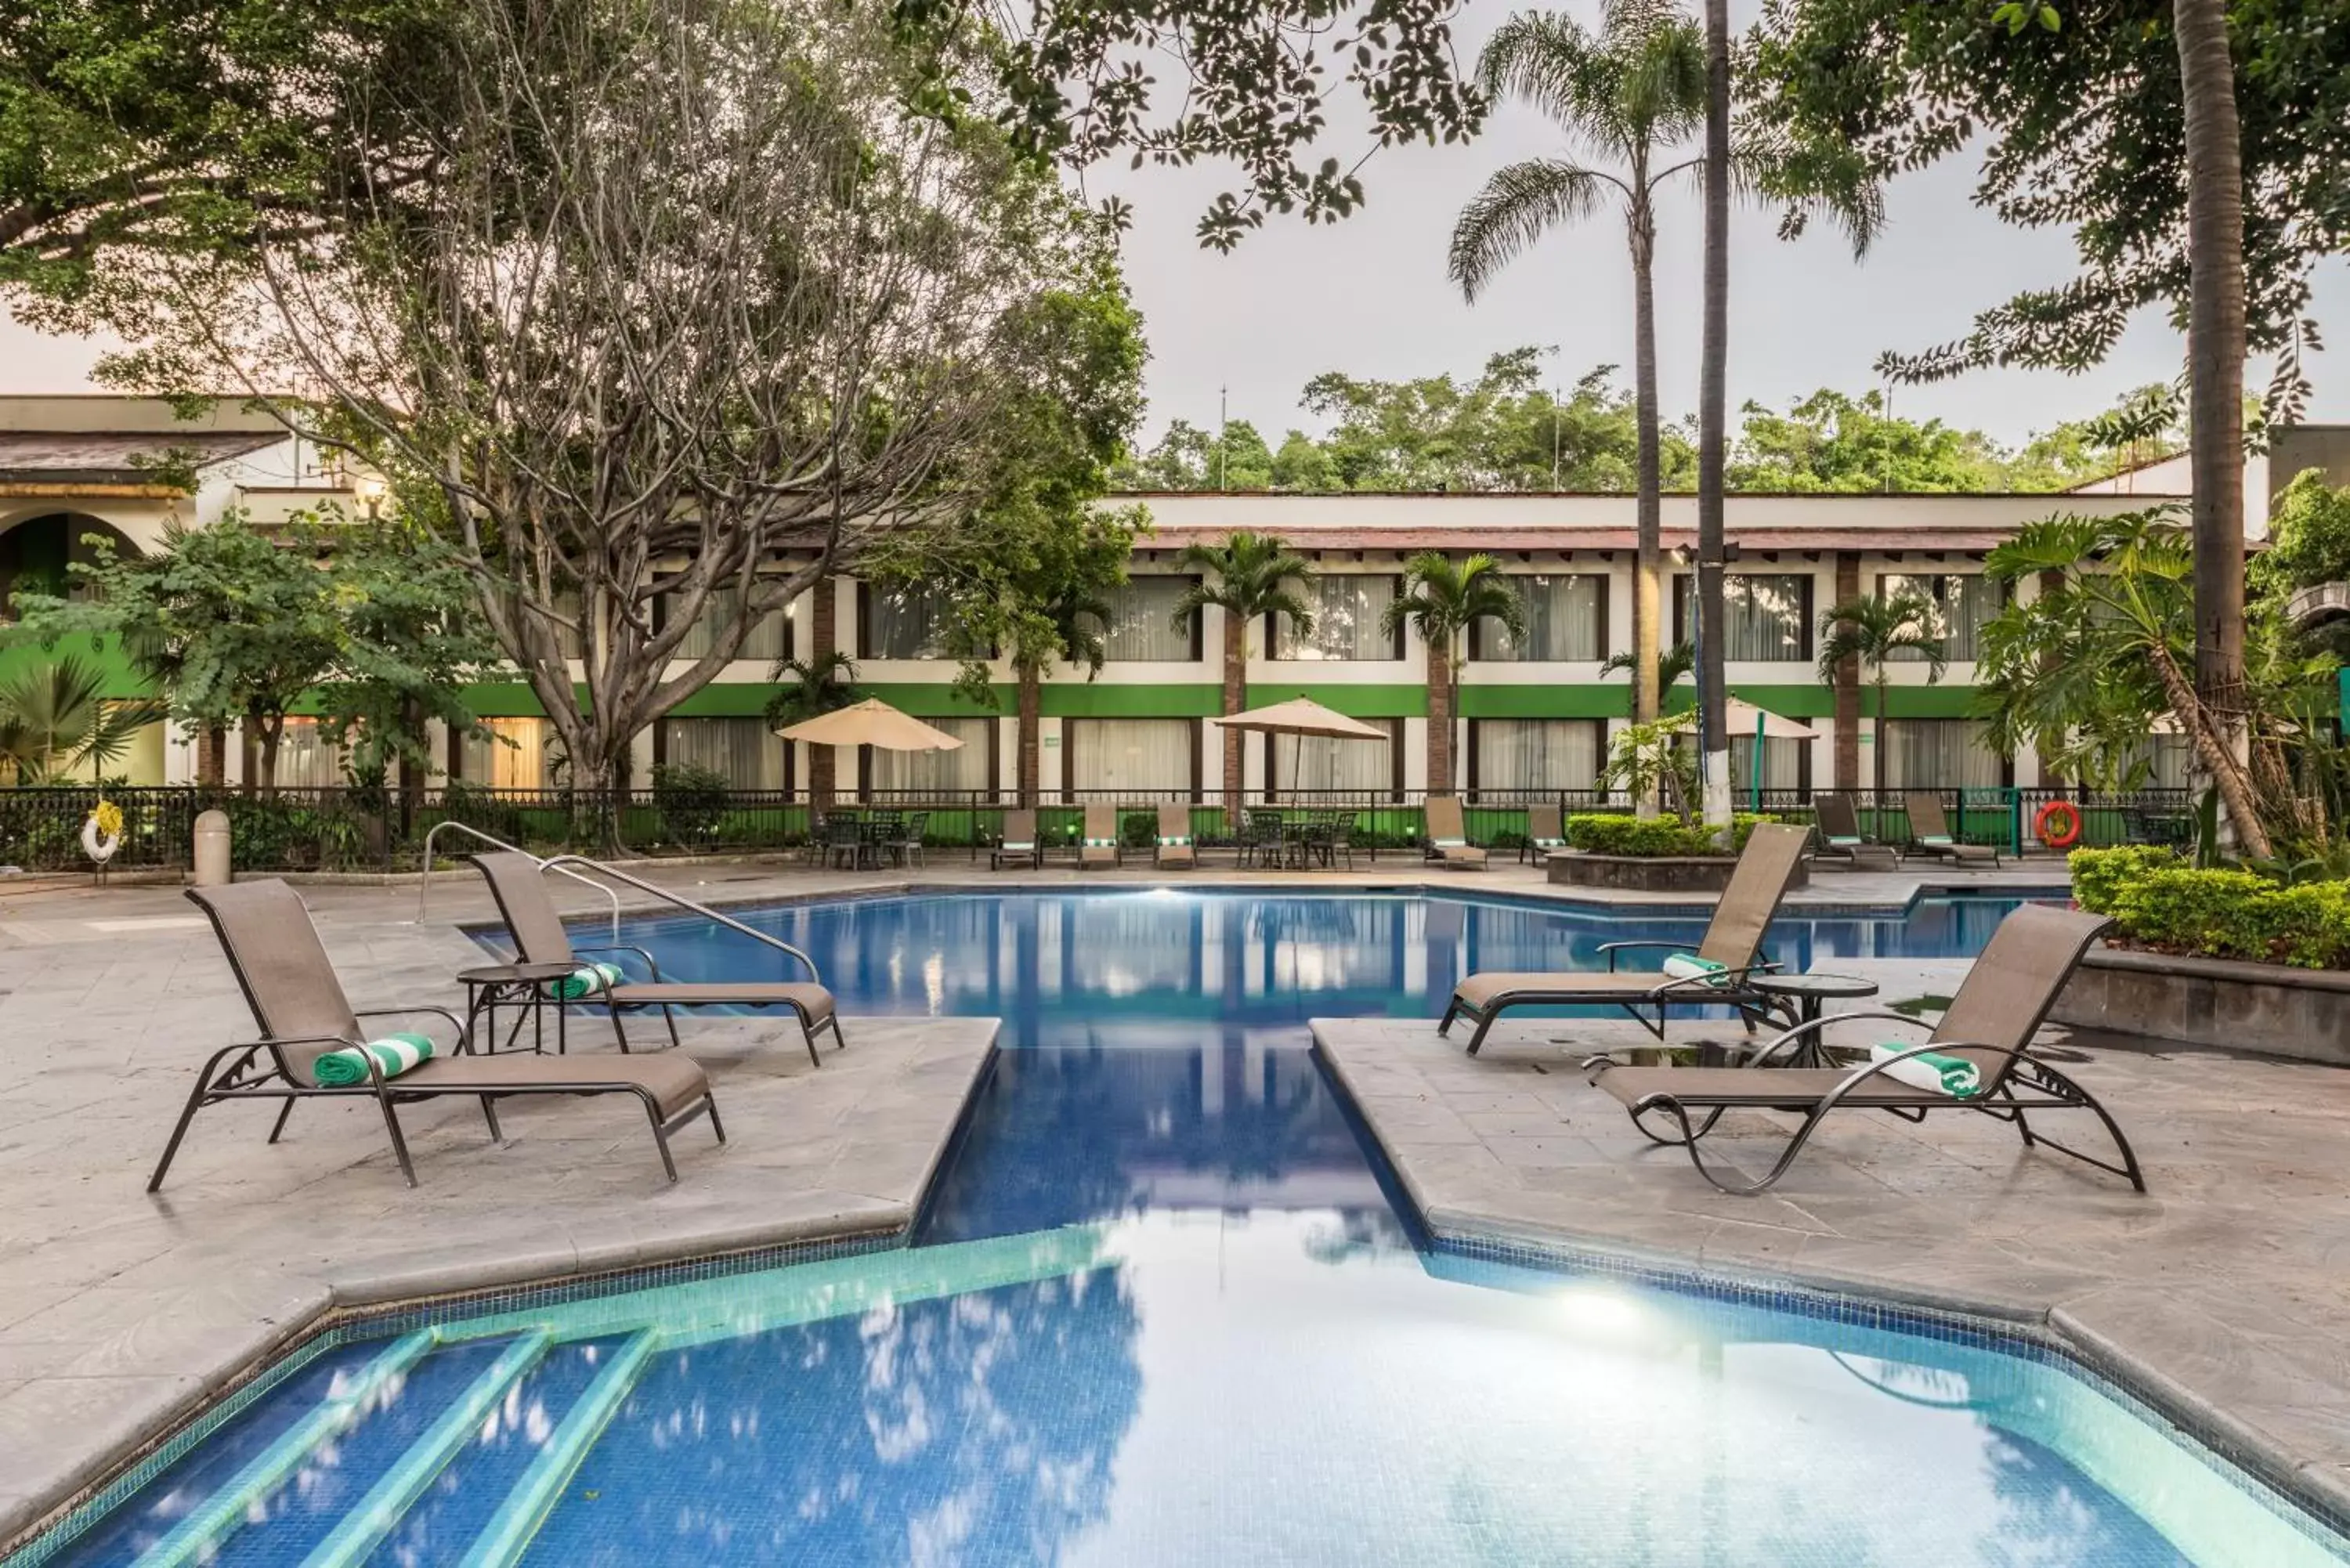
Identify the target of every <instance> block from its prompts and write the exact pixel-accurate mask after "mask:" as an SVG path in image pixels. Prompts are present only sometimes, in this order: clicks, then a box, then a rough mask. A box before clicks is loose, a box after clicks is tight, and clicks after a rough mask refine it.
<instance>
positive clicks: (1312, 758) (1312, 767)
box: [1264, 719, 1403, 794]
mask: <svg viewBox="0 0 2350 1568" xmlns="http://www.w3.org/2000/svg"><path fill="white" fill-rule="evenodd" d="M1363 722H1365V723H1367V724H1368V725H1370V726H1371V727H1372V728H1374V729H1378V730H1385V731H1386V732H1387V734H1386V735H1385V736H1384V737H1382V738H1381V739H1379V740H1376V741H1372V740H1352V741H1341V740H1337V739H1335V738H1333V737H1331V736H1328V735H1267V736H1266V737H1265V738H1264V745H1265V773H1266V776H1267V777H1268V778H1269V779H1270V780H1271V781H1272V784H1273V788H1274V791H1275V792H1276V793H1279V792H1282V791H1286V790H1307V791H1312V790H1343V791H1345V792H1346V793H1347V794H1393V793H1394V792H1395V791H1397V790H1399V789H1401V788H1402V787H1403V769H1402V767H1401V765H1400V764H1401V763H1402V761H1403V747H1402V745H1401V744H1400V742H1401V740H1402V731H1403V721H1402V720H1400V719H1366V720H1364V721H1363Z"/></svg>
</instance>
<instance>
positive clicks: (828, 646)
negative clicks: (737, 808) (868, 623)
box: [807, 577, 839, 811]
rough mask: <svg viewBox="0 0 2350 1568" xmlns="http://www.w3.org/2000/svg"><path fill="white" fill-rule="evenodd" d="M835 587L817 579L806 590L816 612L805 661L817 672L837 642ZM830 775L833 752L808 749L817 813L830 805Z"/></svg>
mask: <svg viewBox="0 0 2350 1568" xmlns="http://www.w3.org/2000/svg"><path fill="white" fill-rule="evenodd" d="M837 587H838V585H837V584H836V583H835V582H834V581H833V579H832V578H830V577H819V578H817V579H816V587H814V588H813V589H811V590H810V596H811V597H813V598H814V599H815V600H816V608H815V611H814V613H813V614H811V615H810V616H809V617H808V623H809V624H808V651H807V658H808V662H809V663H810V664H812V665H814V666H815V667H816V669H818V670H821V669H823V668H824V666H825V657H826V655H827V654H829V653H831V652H832V650H833V649H834V647H835V645H836V644H837V640H838V638H839V632H838V629H837V628H836V627H835V625H834V624H833V622H834V617H835V615H836V614H837V604H836V602H835V593H836V590H837ZM832 774H833V748H832V747H830V746H810V747H809V748H808V801H809V804H810V805H812V806H814V808H815V809H816V810H817V811H826V810H828V809H830V807H831V805H832V791H833V776H832Z"/></svg>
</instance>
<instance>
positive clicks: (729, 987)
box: [471, 849, 848, 1066]
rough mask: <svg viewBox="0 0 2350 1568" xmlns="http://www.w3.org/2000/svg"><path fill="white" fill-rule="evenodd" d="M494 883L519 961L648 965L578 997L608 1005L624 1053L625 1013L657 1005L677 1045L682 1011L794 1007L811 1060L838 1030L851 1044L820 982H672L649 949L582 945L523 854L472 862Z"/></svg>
mask: <svg viewBox="0 0 2350 1568" xmlns="http://www.w3.org/2000/svg"><path fill="white" fill-rule="evenodd" d="M471 858H472V860H473V864H474V865H475V866H476V867H480V868H481V873H482V876H483V877H484V878H485V879H486V880H487V881H488V882H489V884H490V897H491V898H494V899H496V900H497V904H498V914H499V915H500V916H501V917H502V918H503V919H504V920H505V923H506V933H507V934H508V935H509V936H511V937H513V938H514V944H515V961H516V962H517V963H531V964H538V963H544V964H558V963H560V964H577V962H578V961H579V955H580V954H581V953H607V952H608V953H630V954H633V955H634V956H636V957H637V958H639V959H641V960H643V961H644V965H645V970H646V972H647V973H648V974H650V976H651V979H650V981H633V980H624V981H620V982H619V983H618V984H616V985H608V986H606V987H605V988H604V989H603V990H601V991H599V992H596V993H595V994H593V995H591V996H584V997H581V998H580V999H579V1001H580V1003H581V1005H583V1006H593V1005H594V1004H595V1003H597V1002H602V1003H603V1004H604V1010H605V1012H608V1013H609V1014H610V1015H611V1019H612V1033H613V1035H614V1037H615V1038H617V1039H618V1040H619V1044H620V1049H621V1050H623V1051H626V1050H627V1049H628V1048H629V1035H628V1031H627V1030H626V1029H625V1028H623V1027H622V1026H621V1023H620V1009H622V1008H624V1007H658V1008H660V1010H661V1020H662V1022H663V1023H667V1024H668V1025H669V1043H670V1044H671V1045H672V1046H674V1045H675V1044H677V1014H676V1013H675V1012H673V1011H671V1010H672V1009H674V1008H679V1007H730V1006H731V1007H788V1008H790V1009H791V1010H792V1012H794V1013H795V1014H796V1015H797V1016H798V1018H799V1021H800V1035H801V1037H802V1038H803V1039H805V1040H806V1042H807V1054H808V1060H809V1061H811V1062H814V1063H816V1064H817V1065H818V1066H822V1065H823V1062H822V1060H821V1059H820V1058H819V1057H818V1056H817V1055H816V1036H817V1035H818V1034H820V1033H823V1032H824V1031H825V1030H827V1029H829V1030H831V1031H832V1042H833V1044H836V1045H846V1044H848V1041H847V1037H846V1036H844V1035H843V1034H842V1033H840V1015H839V1013H838V1012H837V1010H836V1009H835V1007H834V1005H833V1000H832V992H829V991H827V990H826V989H825V988H824V987H823V986H821V985H818V984H816V982H815V981H783V980H770V981H665V980H663V979H661V977H660V964H658V963H656V962H654V961H653V955H652V954H650V953H649V952H647V951H645V950H644V949H642V948H636V947H626V946H575V945H573V943H572V940H571V933H570V932H569V931H568V930H566V929H564V925H563V917H562V916H561V915H559V914H557V913H556V909H555V900H554V899H553V898H548V897H547V894H546V873H544V872H542V871H541V870H540V869H539V868H538V862H537V861H536V860H535V859H533V858H531V857H529V856H527V855H525V854H522V853H521V852H520V851H518V850H512V849H500V850H496V851H494V852H493V853H490V854H487V855H475V856H473V857H471Z"/></svg>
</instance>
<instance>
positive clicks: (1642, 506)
mask: <svg viewBox="0 0 2350 1568" xmlns="http://www.w3.org/2000/svg"><path fill="white" fill-rule="evenodd" d="M1645 162H1646V161H1645V160H1642V161H1639V162H1638V163H1637V164H1636V165H1635V167H1634V170H1633V177H1634V181H1635V187H1634V188H1635V191H1636V192H1637V193H1636V194H1635V196H1634V198H1633V204H1632V324H1633V325H1632V337H1633V344H1632V363H1633V384H1634V392H1633V398H1634V404H1635V409H1636V418H1637V421H1638V428H1639V499H1638V545H1639V547H1638V554H1637V558H1636V561H1635V564H1634V568H1633V573H1632V720H1633V722H1635V723H1639V724H1648V723H1653V722H1656V718H1657V713H1658V711H1659V707H1660V706H1661V704H1662V702H1663V701H1664V693H1663V692H1662V691H1660V690H1659V686H1658V682H1657V650H1658V646H1659V643H1660V642H1662V640H1663V639H1662V636H1661V629H1662V628H1660V627H1659V624H1658V623H1659V618H1660V617H1661V615H1662V613H1663V607H1662V601H1663V595H1662V594H1661V593H1660V592H1659V586H1658V585H1659V580H1660V578H1661V576H1662V575H1663V571H1664V499H1663V495H1662V491H1663V489H1664V475H1663V459H1662V456H1661V454H1660V447H1661V444H1662V437H1661V435H1660V434H1659V430H1658V423H1659V414H1658V410H1657V291H1656V278H1655V262H1656V248H1657V227H1656V214H1655V212H1654V210H1653V209H1652V208H1650V207H1649V205H1648V181H1647V170H1646V167H1645ZM1632 804H1633V806H1634V809H1635V810H1637V811H1638V814H1639V815H1642V816H1654V815H1656V813H1657V800H1656V796H1655V794H1652V793H1648V792H1643V793H1642V794H1641V795H1640V797H1639V798H1638V799H1637V800H1635V801H1634V802H1633V803H1632Z"/></svg>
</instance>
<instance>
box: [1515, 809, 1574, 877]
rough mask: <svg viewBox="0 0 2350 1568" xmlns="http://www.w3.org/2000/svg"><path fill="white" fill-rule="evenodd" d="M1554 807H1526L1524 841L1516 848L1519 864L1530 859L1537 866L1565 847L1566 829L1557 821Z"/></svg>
mask: <svg viewBox="0 0 2350 1568" xmlns="http://www.w3.org/2000/svg"><path fill="white" fill-rule="evenodd" d="M1561 815H1562V814H1561V812H1560V811H1559V809H1558V807H1556V806H1555V805H1530V806H1528V807H1526V841H1525V843H1523V845H1520V846H1518V859H1519V861H1520V862H1521V863H1523V862H1524V861H1526V860H1528V859H1532V860H1533V861H1534V864H1535V865H1537V866H1540V865H1542V864H1544V862H1546V861H1548V860H1549V859H1550V857H1552V856H1554V855H1555V854H1557V853H1558V852H1559V851H1560V850H1562V849H1564V848H1565V847H1566V827H1565V824H1564V823H1562V822H1561V821H1560V820H1559V819H1560V816H1561Z"/></svg>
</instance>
